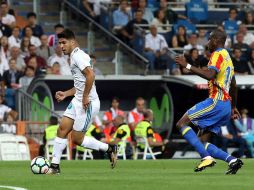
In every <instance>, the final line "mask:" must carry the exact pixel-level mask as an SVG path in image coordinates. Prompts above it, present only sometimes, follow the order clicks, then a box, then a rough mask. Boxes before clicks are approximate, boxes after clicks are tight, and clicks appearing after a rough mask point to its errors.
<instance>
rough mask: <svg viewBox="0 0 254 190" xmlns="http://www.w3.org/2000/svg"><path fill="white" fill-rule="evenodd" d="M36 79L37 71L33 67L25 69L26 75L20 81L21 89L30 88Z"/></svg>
mask: <svg viewBox="0 0 254 190" xmlns="http://www.w3.org/2000/svg"><path fill="white" fill-rule="evenodd" d="M34 77H35V69H34V67H32V66H27V67H26V69H25V75H24V76H23V77H21V78H20V79H19V84H20V86H21V88H24V89H25V90H26V89H27V88H28V86H29V85H30V83H31V82H32V80H33V79H34Z"/></svg>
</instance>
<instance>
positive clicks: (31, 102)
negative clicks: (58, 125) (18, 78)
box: [16, 89, 61, 122]
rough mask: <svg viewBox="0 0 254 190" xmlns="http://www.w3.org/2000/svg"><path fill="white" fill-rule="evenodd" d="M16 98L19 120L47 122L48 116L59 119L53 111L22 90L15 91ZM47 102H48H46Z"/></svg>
mask: <svg viewBox="0 0 254 190" xmlns="http://www.w3.org/2000/svg"><path fill="white" fill-rule="evenodd" d="M36 96H37V95H36ZM16 98H17V101H16V104H17V105H16V106H17V111H18V113H19V120H22V121H39V122H47V121H48V120H49V118H50V116H56V117H58V118H60V117H61V116H60V115H59V114H57V113H56V112H55V111H54V110H51V109H50V107H47V106H45V105H44V104H43V103H41V102H40V101H39V98H38V97H35V96H34V97H33V96H31V95H30V94H28V93H27V92H26V91H24V90H23V89H17V94H16ZM44 101H47V100H44ZM48 102H50V101H49V100H48Z"/></svg>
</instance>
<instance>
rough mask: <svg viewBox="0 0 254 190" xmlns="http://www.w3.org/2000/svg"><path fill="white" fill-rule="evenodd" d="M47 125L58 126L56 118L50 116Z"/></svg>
mask: <svg viewBox="0 0 254 190" xmlns="http://www.w3.org/2000/svg"><path fill="white" fill-rule="evenodd" d="M49 124H50V125H57V124H58V119H57V117H55V116H51V117H50V118H49Z"/></svg>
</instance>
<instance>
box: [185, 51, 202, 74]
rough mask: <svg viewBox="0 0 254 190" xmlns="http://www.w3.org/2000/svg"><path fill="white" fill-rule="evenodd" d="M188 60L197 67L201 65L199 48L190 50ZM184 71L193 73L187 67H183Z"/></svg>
mask: <svg viewBox="0 0 254 190" xmlns="http://www.w3.org/2000/svg"><path fill="white" fill-rule="evenodd" d="M186 61H187V62H188V63H189V64H191V65H193V66H195V67H201V66H200V59H199V55H198V49H197V48H192V49H191V50H190V51H189V55H188V56H187V58H186ZM182 73H183V74H192V72H191V71H190V70H189V69H186V68H182Z"/></svg>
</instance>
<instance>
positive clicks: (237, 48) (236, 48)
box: [233, 47, 242, 53]
mask: <svg viewBox="0 0 254 190" xmlns="http://www.w3.org/2000/svg"><path fill="white" fill-rule="evenodd" d="M236 50H239V51H240V52H242V50H241V48H239V47H235V48H234V49H233V53H235V51H236Z"/></svg>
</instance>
